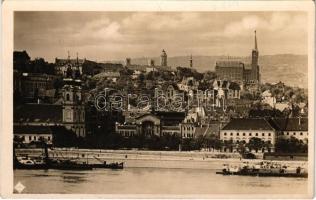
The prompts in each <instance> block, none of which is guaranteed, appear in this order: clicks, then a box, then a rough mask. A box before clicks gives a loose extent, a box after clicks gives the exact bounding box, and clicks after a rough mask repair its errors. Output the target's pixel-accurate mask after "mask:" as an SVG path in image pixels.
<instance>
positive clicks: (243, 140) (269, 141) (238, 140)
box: [222, 138, 272, 144]
mask: <svg viewBox="0 0 316 200" xmlns="http://www.w3.org/2000/svg"><path fill="white" fill-rule="evenodd" d="M225 140H233V138H223V140H222V141H225ZM263 140H264V139H263ZM233 141H234V140H233ZM235 141H236V142H237V143H238V142H245V141H246V139H245V138H243V139H242V140H240V139H237V140H235ZM271 141H272V139H271V138H269V139H268V140H267V142H268V143H270V144H271Z"/></svg>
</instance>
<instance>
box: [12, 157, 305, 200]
mask: <svg viewBox="0 0 316 200" xmlns="http://www.w3.org/2000/svg"><path fill="white" fill-rule="evenodd" d="M159 163H160V165H159ZM221 165H222V162H218V161H213V162H202V161H201V162H197V161H135V160H134V161H132V160H130V161H127V160H126V165H125V166H126V168H124V169H123V170H111V169H96V170H91V171H62V170H15V171H14V183H15V184H17V183H18V182H20V183H22V184H23V185H24V186H25V189H24V190H23V191H22V193H37V194H52V193H59V194H73V193H76V194H78V193H80V194H170V195H186V194H191V195H196V194H199V195H201V194H306V193H307V186H308V181H307V180H308V179H306V178H284V177H283V178H282V177H247V176H222V175H218V174H215V172H216V170H217V168H220V166H221ZM140 166H146V167H140ZM155 166H159V167H155ZM182 166H183V167H182Z"/></svg>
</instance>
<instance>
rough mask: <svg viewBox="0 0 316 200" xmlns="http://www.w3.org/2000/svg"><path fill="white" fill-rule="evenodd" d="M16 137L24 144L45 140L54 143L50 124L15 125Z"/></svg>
mask: <svg viewBox="0 0 316 200" xmlns="http://www.w3.org/2000/svg"><path fill="white" fill-rule="evenodd" d="M13 133H14V137H16V138H18V139H19V140H20V141H21V142H22V143H24V144H30V143H32V142H40V141H45V142H46V143H47V144H52V141H53V134H52V131H51V129H50V128H49V127H48V126H27V125H26V126H25V125H21V126H19V125H15V126H13Z"/></svg>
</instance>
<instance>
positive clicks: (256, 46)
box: [255, 30, 258, 51]
mask: <svg viewBox="0 0 316 200" xmlns="http://www.w3.org/2000/svg"><path fill="white" fill-rule="evenodd" d="M255 50H257V51H258V45H257V31H256V30H255Z"/></svg>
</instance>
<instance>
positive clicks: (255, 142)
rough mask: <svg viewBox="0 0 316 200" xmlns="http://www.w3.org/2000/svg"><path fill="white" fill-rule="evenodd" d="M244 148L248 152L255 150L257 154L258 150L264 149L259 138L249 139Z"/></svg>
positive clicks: (262, 142)
mask: <svg viewBox="0 0 316 200" xmlns="http://www.w3.org/2000/svg"><path fill="white" fill-rule="evenodd" d="M246 147H247V148H248V149H249V151H252V150H255V151H256V152H257V151H258V150H259V149H262V148H263V147H264V141H263V140H262V139H260V138H257V137H253V138H250V140H249V142H248V143H247V144H246Z"/></svg>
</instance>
